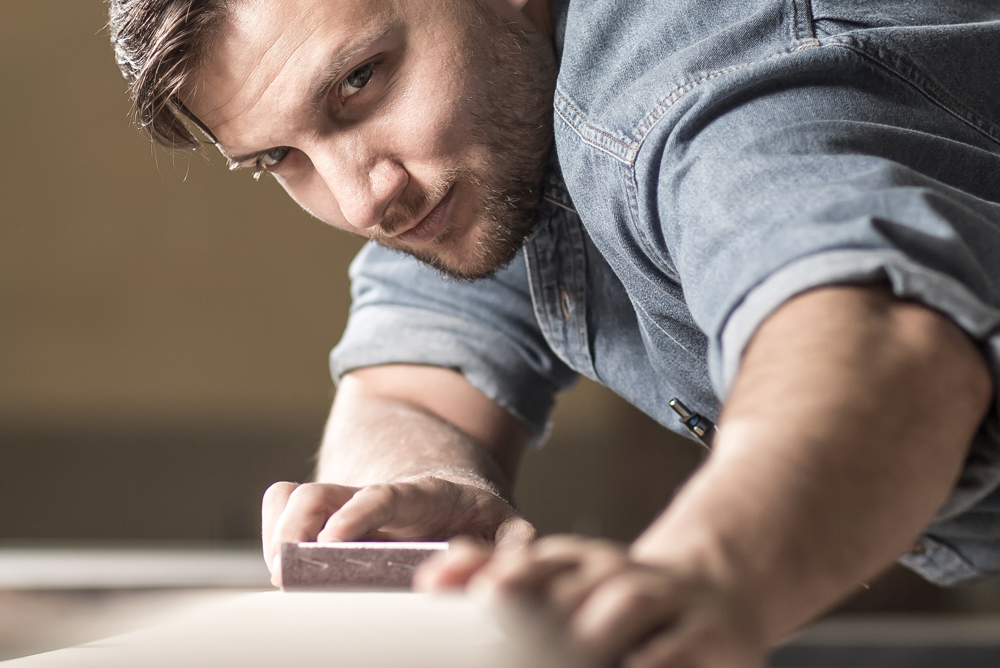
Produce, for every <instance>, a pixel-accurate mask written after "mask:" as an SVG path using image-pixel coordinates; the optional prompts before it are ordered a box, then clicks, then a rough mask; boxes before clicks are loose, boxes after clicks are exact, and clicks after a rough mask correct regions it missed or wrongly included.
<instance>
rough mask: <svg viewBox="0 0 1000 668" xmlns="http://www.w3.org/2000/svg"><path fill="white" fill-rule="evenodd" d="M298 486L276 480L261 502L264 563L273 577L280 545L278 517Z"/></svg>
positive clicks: (261, 535) (261, 534) (261, 536)
mask: <svg viewBox="0 0 1000 668" xmlns="http://www.w3.org/2000/svg"><path fill="white" fill-rule="evenodd" d="M296 487H298V485H297V484H295V483H294V482H276V483H274V484H273V485H271V486H270V487H268V488H267V491H265V492H264V498H263V500H262V501H261V504H260V538H261V545H262V547H263V549H264V563H265V564H267V567H268V569H270V571H271V576H272V578H273V577H274V573H275V568H274V566H275V564H274V557H275V555H276V553H277V551H278V548H279V547H280V545H279V544H278V543H276V542H275V540H274V528H275V526H276V525H277V524H278V517H279V516H280V515H281V512H282V511H283V510H284V509H285V506H286V505H287V504H288V497H289V496H291V494H292V492H294V491H295V488H296ZM278 570H279V571H280V569H278Z"/></svg>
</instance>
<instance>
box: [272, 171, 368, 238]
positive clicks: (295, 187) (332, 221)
mask: <svg viewBox="0 0 1000 668" xmlns="http://www.w3.org/2000/svg"><path fill="white" fill-rule="evenodd" d="M275 179H276V180H277V181H278V183H280V184H281V187H282V188H284V189H285V192H286V193H288V196H289V197H291V198H292V199H293V200H294V201H295V203H296V204H298V205H299V206H300V207H302V208H303V209H304V210H305V211H306V212H307V213H308V214H309V215H311V216H313V217H315V218H318V219H319V220H321V221H323V222H324V223H326V224H327V225H330V226H331V227H336V228H338V229H341V230H347V231H348V232H353V233H358V230H356V229H354V228H353V227H351V226H350V225H348V224H347V221H346V220H345V219H344V216H343V214H341V212H340V206H339V205H338V204H337V201H336V200H335V199H334V197H333V194H332V193H331V192H330V190H329V188H327V187H326V183H324V182H323V180H322V179H321V178H319V177H318V176H317V175H316V174H315V172H313V173H312V175H310V177H308V178H305V179H295V180H294V181H289V180H286V179H283V178H281V177H280V176H276V177H275Z"/></svg>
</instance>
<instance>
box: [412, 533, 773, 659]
mask: <svg viewBox="0 0 1000 668" xmlns="http://www.w3.org/2000/svg"><path fill="white" fill-rule="evenodd" d="M463 578H464V579H465V580H466V581H467V582H468V587H469V590H470V591H472V592H474V593H485V594H487V595H490V596H499V597H513V598H515V599H528V600H529V601H536V602H538V603H541V604H542V605H543V607H544V608H545V609H547V611H548V612H550V613H551V614H552V615H553V616H554V617H555V618H556V620H557V621H558V622H559V624H560V625H561V626H562V628H563V629H564V630H565V633H566V636H567V640H568V641H569V643H570V646H571V648H572V649H573V650H574V651H575V652H576V653H578V654H579V656H581V657H582V658H583V659H584V661H585V663H588V664H590V663H593V664H596V665H611V664H612V663H615V662H618V663H615V665H621V666H623V667H625V668H667V667H674V666H677V667H684V668H694V667H698V668H757V667H761V666H763V665H764V659H765V656H766V651H765V646H764V642H763V640H762V638H761V634H760V632H759V630H758V629H757V627H756V623H755V620H756V615H754V614H753V611H752V610H751V609H750V607H749V606H747V605H745V604H744V603H743V602H742V601H741V597H740V596H738V595H736V594H735V593H733V592H730V591H727V590H726V589H725V588H724V587H721V586H718V585H716V584H713V583H712V582H710V581H709V580H708V578H706V577H704V575H703V574H700V573H696V572H688V571H686V570H684V571H682V570H680V569H674V568H670V567H667V566H663V565H654V564H646V563H639V562H637V561H635V560H633V559H630V558H629V556H628V553H627V552H626V550H625V548H624V546H621V545H619V544H617V543H612V542H610V541H605V540H597V539H587V538H582V537H579V536H552V537H549V538H544V539H542V540H539V541H538V542H536V543H534V544H532V545H530V546H528V547H524V548H521V549H514V550H503V549H501V550H497V551H496V552H495V553H493V555H492V556H491V555H490V553H489V551H488V550H486V549H484V548H482V547H481V546H477V545H474V544H472V543H455V544H453V547H452V549H450V550H449V552H448V554H447V555H443V556H442V557H437V558H435V559H434V560H432V561H430V562H425V565H424V566H422V567H421V568H420V569H418V571H417V576H416V580H415V585H416V586H417V587H418V588H422V589H433V588H439V587H442V586H454V585H456V584H459V583H461V581H462V580H463Z"/></svg>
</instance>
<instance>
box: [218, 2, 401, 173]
mask: <svg viewBox="0 0 1000 668" xmlns="http://www.w3.org/2000/svg"><path fill="white" fill-rule="evenodd" d="M398 27H399V24H398V22H396V21H393V22H391V23H388V24H386V25H384V26H383V27H382V28H381V29H380V30H378V31H377V32H372V33H369V34H367V35H365V36H364V37H363V38H362V39H361V40H360V41H357V42H355V43H354V44H351V45H350V46H348V47H345V48H343V49H340V50H339V51H337V52H336V53H335V54H334V55H335V58H334V59H333V60H332V61H331V62H330V64H329V65H327V66H326V67H325V68H323V70H322V71H321V72H320V76H319V78H317V79H316V81H315V82H314V83H313V85H312V86H310V88H309V95H308V100H309V106H310V108H311V109H313V110H317V111H318V110H319V109H320V108H321V106H322V104H323V100H324V99H325V98H326V96H327V94H328V93H329V92H330V87H331V86H333V84H334V83H336V82H337V80H338V79H339V78H340V77H341V75H342V74H343V72H344V68H346V67H347V65H348V63H350V62H351V61H352V60H354V59H355V58H357V56H358V54H359V53H361V52H363V51H365V50H366V49H369V48H371V46H372V44H375V43H376V42H379V41H381V40H382V39H384V38H385V37H386V36H388V35H389V33H391V32H393V31H394V30H396V28H398ZM216 146H219V144H218V143H216ZM219 148H220V150H221V146H220V147H219ZM271 148H274V147H271ZM271 148H266V149H263V150H261V151H253V152H252V153H245V154H243V155H233V156H230V155H228V154H227V153H226V152H225V151H223V152H222V155H223V156H225V158H226V161H227V163H228V165H229V169H231V170H233V169H239V168H240V166H241V165H243V163H246V162H250V161H251V160H253V161H257V160H258V159H260V158H261V157H262V156H263V155H264V154H265V153H267V152H268V151H270V150H271Z"/></svg>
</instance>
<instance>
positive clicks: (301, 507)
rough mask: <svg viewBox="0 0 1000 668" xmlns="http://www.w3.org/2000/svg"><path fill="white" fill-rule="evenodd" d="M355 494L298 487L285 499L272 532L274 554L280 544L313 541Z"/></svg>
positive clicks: (329, 488) (309, 485)
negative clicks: (330, 518) (327, 522)
mask: <svg viewBox="0 0 1000 668" xmlns="http://www.w3.org/2000/svg"><path fill="white" fill-rule="evenodd" d="M356 492H357V488H356V487H347V486H345V485H331V484H322V483H306V484H304V485H299V486H298V487H297V488H296V489H295V490H294V491H293V492H292V493H291V495H290V496H289V497H288V503H287V504H286V505H285V509H284V510H283V511H282V513H281V515H280V516H279V517H278V521H277V524H276V525H275V528H274V543H273V545H272V547H273V549H274V550H275V551H277V550H280V549H281V543H298V542H301V541H312V540H316V537H317V536H318V535H319V532H320V530H321V529H322V528H323V525H324V524H325V523H326V521H327V519H328V518H329V517H330V516H331V515H332V514H333V513H335V512H336V511H337V510H338V509H339V508H340V507H341V506H343V505H344V504H345V503H346V502H347V501H348V500H350V498H351V497H352V496H353V495H354V494H355V493H356Z"/></svg>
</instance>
